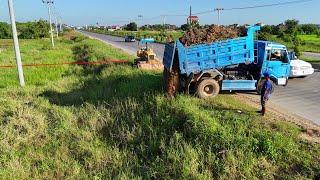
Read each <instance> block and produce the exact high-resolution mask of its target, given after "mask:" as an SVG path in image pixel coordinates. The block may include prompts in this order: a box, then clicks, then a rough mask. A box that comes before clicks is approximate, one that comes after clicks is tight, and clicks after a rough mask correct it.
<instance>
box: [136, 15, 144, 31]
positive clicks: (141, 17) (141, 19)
mask: <svg viewBox="0 0 320 180" xmlns="http://www.w3.org/2000/svg"><path fill="white" fill-rule="evenodd" d="M139 21H141V26H142V21H143V16H142V15H138V21H137V30H138V31H139Z"/></svg>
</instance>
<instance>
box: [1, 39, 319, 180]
mask: <svg viewBox="0 0 320 180" xmlns="http://www.w3.org/2000/svg"><path fill="white" fill-rule="evenodd" d="M1 42H4V41H3V40H1ZM6 42H7V44H8V46H7V47H5V48H4V50H3V51H2V53H1V56H0V62H1V64H2V63H5V64H6V63H12V62H13V61H14V59H13V58H12V56H13V50H12V48H11V45H10V46H9V44H10V43H9V42H8V41H6ZM1 44H2V43H1ZM57 44H58V46H57V47H56V48H55V49H51V48H48V46H49V45H50V42H49V40H29V41H28V40H26V41H24V42H22V57H23V60H24V61H25V62H30V63H33V62H49V63H52V62H53V63H55V62H59V61H65V60H68V59H70V61H71V60H72V57H73V56H74V54H73V53H74V52H75V51H72V49H73V50H75V48H74V47H75V46H76V47H78V48H76V49H79V47H82V49H85V51H81V52H86V53H85V54H87V55H88V56H80V57H85V58H87V57H89V59H90V60H94V59H100V58H104V59H108V58H117V59H130V60H131V59H132V57H130V56H128V55H126V54H124V53H123V52H121V51H119V50H116V49H113V48H111V47H109V46H107V45H104V44H103V43H101V42H98V41H95V40H89V39H84V40H83V38H79V39H78V40H65V39H61V40H60V41H59V42H58V43H57ZM44 47H45V48H44ZM85 47H87V48H85ZM80 49H81V48H80ZM77 56H78V55H77ZM72 61H74V60H72ZM25 74H26V77H27V78H26V79H27V84H28V85H27V87H25V88H23V89H22V88H20V87H18V86H17V84H16V81H17V80H16V77H15V76H16V75H15V69H12V70H1V76H0V77H1V82H0V83H1V88H0V141H1V142H0V177H2V178H4V179H12V178H13V177H14V178H17V179H29V178H37V179H38V178H42V179H53V178H57V179H60V178H66V179H68V178H69V179H70V178H71V179H85V178H90V179H99V178H101V179H109V178H121V179H132V178H139V177H140V178H146V179H147V178H156V179H158V178H159V179H169V178H170V179H210V178H221V179H242V178H247V179H253V178H257V179H273V178H278V179H280V178H281V179H304V178H311V179H313V178H315V177H316V176H318V177H319V173H320V147H319V145H317V144H310V143H308V142H306V141H304V140H302V139H300V138H299V135H300V134H301V132H302V130H301V129H300V128H298V127H296V126H294V125H290V124H288V123H284V122H280V121H279V122H274V121H269V120H268V119H261V118H260V117H258V116H257V115H256V113H255V109H253V108H251V107H249V106H247V105H246V104H244V103H242V102H238V101H237V100H236V99H234V98H232V97H230V96H228V95H220V96H219V97H218V98H216V99H212V100H209V101H204V100H200V99H197V98H195V97H191V96H185V95H180V96H178V97H176V98H175V99H173V100H168V99H166V98H165V97H164V95H163V92H162V85H161V84H162V75H161V72H145V71H141V70H138V69H135V68H133V67H131V66H130V65H117V66H116V65H111V66H99V67H86V68H83V67H80V66H65V67H57V68H43V67H41V68H25Z"/></svg>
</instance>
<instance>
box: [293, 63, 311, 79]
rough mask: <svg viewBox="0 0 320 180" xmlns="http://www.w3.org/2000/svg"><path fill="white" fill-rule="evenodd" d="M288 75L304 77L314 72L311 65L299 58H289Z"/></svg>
mask: <svg viewBox="0 0 320 180" xmlns="http://www.w3.org/2000/svg"><path fill="white" fill-rule="evenodd" d="M290 66H291V72H290V77H306V76H309V75H311V74H313V73H314V69H313V68H312V65H311V64H310V63H308V62H305V61H302V60H300V59H295V60H291V63H290Z"/></svg>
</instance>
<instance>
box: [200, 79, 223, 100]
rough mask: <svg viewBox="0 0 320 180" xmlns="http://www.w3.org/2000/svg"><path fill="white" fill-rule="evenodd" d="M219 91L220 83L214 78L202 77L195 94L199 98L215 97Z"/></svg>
mask: <svg viewBox="0 0 320 180" xmlns="http://www.w3.org/2000/svg"><path fill="white" fill-rule="evenodd" d="M219 92H220V85H219V83H218V82H217V81H216V80H214V79H204V80H202V81H201V82H200V83H199V84H198V86H197V95H198V97H199V98H201V99H207V98H211V97H216V96H217V95H218V94H219Z"/></svg>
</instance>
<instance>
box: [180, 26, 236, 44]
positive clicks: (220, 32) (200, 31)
mask: <svg viewBox="0 0 320 180" xmlns="http://www.w3.org/2000/svg"><path fill="white" fill-rule="evenodd" d="M236 37H239V31H238V29H236V28H233V27H224V26H218V25H211V26H209V27H208V28H191V29H189V30H188V31H186V32H185V34H184V35H183V36H182V37H181V38H180V42H181V43H182V44H183V45H184V46H191V45H196V44H210V43H214V42H216V41H220V40H226V39H232V38H236Z"/></svg>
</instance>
